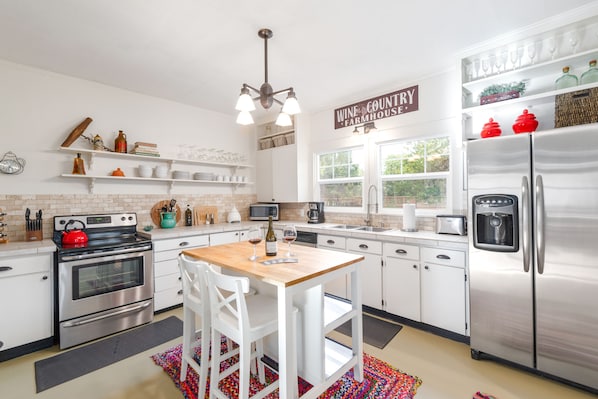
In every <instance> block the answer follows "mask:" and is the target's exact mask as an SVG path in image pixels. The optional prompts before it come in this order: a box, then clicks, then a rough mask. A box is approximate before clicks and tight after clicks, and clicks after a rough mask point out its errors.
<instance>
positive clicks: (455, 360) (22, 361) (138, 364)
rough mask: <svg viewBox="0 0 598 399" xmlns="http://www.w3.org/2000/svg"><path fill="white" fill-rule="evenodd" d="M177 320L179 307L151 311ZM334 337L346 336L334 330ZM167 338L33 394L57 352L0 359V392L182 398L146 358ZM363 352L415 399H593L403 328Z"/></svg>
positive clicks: (45, 397)
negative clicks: (479, 395)
mask: <svg viewBox="0 0 598 399" xmlns="http://www.w3.org/2000/svg"><path fill="white" fill-rule="evenodd" d="M170 315H176V316H178V317H180V318H181V319H182V311H181V309H175V310H173V311H169V312H165V313H163V314H160V315H157V316H156V319H157V320H160V319H163V318H165V317H168V316H170ZM334 338H335V339H337V340H339V341H341V342H342V341H343V340H346V342H347V343H348V342H349V341H348V340H347V338H346V337H344V336H343V335H340V334H335V336H334ZM181 340H182V337H181V338H178V339H175V340H172V341H170V342H167V343H165V344H163V345H160V346H158V347H155V348H152V349H151V350H149V351H146V352H143V353H140V354H138V355H136V356H133V357H130V358H128V359H126V360H123V361H121V362H118V363H116V364H113V365H111V366H109V367H105V368H103V369H100V370H98V371H95V372H93V373H90V374H87V375H85V376H82V377H80V378H77V379H75V380H72V381H69V382H67V383H64V384H62V385H58V386H56V387H54V388H50V389H48V390H46V391H44V392H41V393H39V394H36V393H35V375H34V373H35V372H34V366H33V363H34V362H35V361H37V360H39V359H43V358H45V357H48V356H53V355H55V354H56V353H58V352H59V350H58V347H57V346H54V347H52V348H48V349H46V350H42V351H38V352H36V353H32V354H29V355H25V356H21V357H19V358H16V359H12V360H9V361H5V362H2V363H0V392H1V396H2V398H10V399H21V398H23V399H25V398H26V399H30V398H34V397H35V398H39V399H54V398H56V399H64V398H85V399H125V398H126V399H138V398H139V399H142V398H143V399H147V398H156V399H162V398H164V399H167V398H168V399H173V398H182V397H183V396H182V394H181V393H180V392H179V391H178V390H177V389H176V388H175V386H174V384H173V383H172V381H171V380H170V378H168V376H167V375H166V373H164V372H163V371H162V369H161V368H160V367H158V366H156V365H154V363H153V361H152V360H151V359H150V356H151V355H152V354H154V353H158V352H160V351H163V350H165V349H167V348H170V347H172V346H175V345H176V344H178V343H180V342H181ZM365 351H366V352H367V353H369V354H371V355H374V356H376V357H378V358H380V359H382V360H384V361H386V362H388V363H390V364H392V365H393V366H395V367H396V368H398V369H400V370H402V371H403V372H406V373H408V374H411V375H416V376H418V377H419V378H421V379H422V380H423V384H422V385H421V386H420V388H419V389H418V391H417V395H416V398H417V399H470V398H471V397H472V395H473V394H474V393H475V392H476V391H483V392H486V393H490V394H492V395H494V396H496V397H497V398H499V399H535V398H542V399H563V398H567V399H589V398H593V399H595V398H596V396H595V395H592V394H590V393H588V392H584V391H580V390H577V389H575V388H572V387H569V386H567V385H563V384H561V383H558V382H554V381H551V380H548V379H545V378H542V377H538V376H536V375H533V374H530V373H527V372H523V371H519V370H516V369H513V368H510V367H508V366H504V365H501V364H498V363H495V362H492V361H487V360H484V361H476V360H472V359H471V358H470V355H469V347H468V346H467V345H465V344H462V343H459V342H455V341H452V340H448V339H446V338H442V337H439V336H436V335H433V334H431V333H427V332H424V331H420V330H417V329H414V328H411V327H408V326H404V327H403V329H402V330H401V331H400V332H399V333H398V334H397V335H396V336H395V337H394V339H393V340H392V341H391V342H390V344H389V345H388V346H386V348H384V349H383V350H381V349H377V348H375V347H372V346H369V345H367V344H366V345H365Z"/></svg>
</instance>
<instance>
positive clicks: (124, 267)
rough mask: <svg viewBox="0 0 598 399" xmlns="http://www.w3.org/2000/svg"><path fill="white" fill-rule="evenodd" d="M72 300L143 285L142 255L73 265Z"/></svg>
mask: <svg viewBox="0 0 598 399" xmlns="http://www.w3.org/2000/svg"><path fill="white" fill-rule="evenodd" d="M72 270H73V300H76V299H81V298H87V297H91V296H95V295H100V294H105V293H108V292H114V291H120V290H124V289H126V288H131V287H137V286H140V285H143V282H144V279H143V256H139V257H135V258H129V259H124V260H117V261H109V262H97V263H92V264H89V265H83V266H74V267H73V269H72Z"/></svg>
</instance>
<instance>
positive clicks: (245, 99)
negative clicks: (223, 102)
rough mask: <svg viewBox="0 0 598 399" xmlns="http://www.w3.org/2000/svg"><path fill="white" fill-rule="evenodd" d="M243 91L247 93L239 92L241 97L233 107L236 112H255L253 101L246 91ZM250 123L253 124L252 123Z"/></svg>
mask: <svg viewBox="0 0 598 399" xmlns="http://www.w3.org/2000/svg"><path fill="white" fill-rule="evenodd" d="M245 91H247V92H245V93H244V92H243V91H241V95H240V96H239V99H238V100H237V105H236V106H235V109H236V110H237V111H241V112H249V111H253V110H255V104H254V103H253V99H252V98H251V96H250V95H249V93H248V90H245ZM251 123H253V121H252V122H251Z"/></svg>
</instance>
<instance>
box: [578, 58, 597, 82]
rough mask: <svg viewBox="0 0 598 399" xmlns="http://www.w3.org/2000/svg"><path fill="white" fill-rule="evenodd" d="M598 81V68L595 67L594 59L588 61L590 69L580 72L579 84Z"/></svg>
mask: <svg viewBox="0 0 598 399" xmlns="http://www.w3.org/2000/svg"><path fill="white" fill-rule="evenodd" d="M594 82H598V68H596V60H592V61H590V69H588V70H587V71H585V72H584V73H582V74H581V79H580V81H579V83H580V84H582V85H585V84H588V83H594Z"/></svg>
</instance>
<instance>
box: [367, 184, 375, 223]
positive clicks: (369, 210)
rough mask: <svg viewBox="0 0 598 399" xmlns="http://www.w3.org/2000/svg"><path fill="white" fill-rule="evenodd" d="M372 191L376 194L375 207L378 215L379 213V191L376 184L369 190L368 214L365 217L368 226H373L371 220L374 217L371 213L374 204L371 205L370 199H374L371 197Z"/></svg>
mask: <svg viewBox="0 0 598 399" xmlns="http://www.w3.org/2000/svg"><path fill="white" fill-rule="evenodd" d="M372 189H374V191H375V192H376V203H375V204H374V205H375V206H376V213H378V189H377V188H376V185H375V184H372V185H371V186H370V188H368V204H367V213H366V215H365V220H364V222H365V224H366V225H367V226H371V225H372V219H371V216H372V213H371V210H372V204H371V203H370V199H371V197H372V195H371V194H372Z"/></svg>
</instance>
